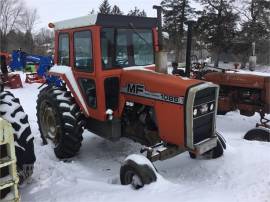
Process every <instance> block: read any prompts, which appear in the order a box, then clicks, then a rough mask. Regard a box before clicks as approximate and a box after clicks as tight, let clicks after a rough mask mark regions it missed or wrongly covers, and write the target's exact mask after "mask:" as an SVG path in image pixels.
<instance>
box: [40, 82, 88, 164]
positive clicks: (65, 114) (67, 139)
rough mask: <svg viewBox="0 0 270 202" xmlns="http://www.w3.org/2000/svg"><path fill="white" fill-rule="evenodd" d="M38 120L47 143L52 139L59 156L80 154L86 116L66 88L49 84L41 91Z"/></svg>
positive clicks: (66, 156)
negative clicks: (84, 116) (84, 117)
mask: <svg viewBox="0 0 270 202" xmlns="http://www.w3.org/2000/svg"><path fill="white" fill-rule="evenodd" d="M37 119H38V125H39V130H40V133H41V138H42V140H43V142H44V144H47V143H48V139H49V140H51V141H52V142H53V143H54V152H55V155H56V156H57V157H58V158H60V159H63V158H71V157H73V156H75V155H76V154H77V152H78V151H79V149H80V147H81V142H82V139H83V138H82V133H83V115H82V113H81V111H80V108H79V106H78V105H77V104H76V102H75V100H74V98H73V97H72V96H71V93H70V92H68V91H67V89H66V88H65V87H54V86H52V87H51V86H47V87H46V88H44V89H43V90H41V91H40V93H39V95H38V100H37Z"/></svg>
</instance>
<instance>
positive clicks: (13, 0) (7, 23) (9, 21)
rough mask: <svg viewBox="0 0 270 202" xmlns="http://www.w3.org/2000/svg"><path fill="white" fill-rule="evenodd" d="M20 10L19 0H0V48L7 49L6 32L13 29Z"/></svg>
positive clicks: (21, 7) (20, 12) (21, 6)
mask: <svg viewBox="0 0 270 202" xmlns="http://www.w3.org/2000/svg"><path fill="white" fill-rule="evenodd" d="M22 12H23V2H22V1H21V0H0V39H1V43H0V44H1V46H0V50H2V51H6V50H7V34H8V33H9V32H10V30H12V29H14V27H15V25H16V24H17V22H18V18H19V16H20V15H21V14H22Z"/></svg>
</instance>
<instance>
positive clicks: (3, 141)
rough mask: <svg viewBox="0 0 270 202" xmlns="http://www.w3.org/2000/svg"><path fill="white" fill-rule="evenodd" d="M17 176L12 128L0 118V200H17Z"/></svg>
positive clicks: (4, 201)
mask: <svg viewBox="0 0 270 202" xmlns="http://www.w3.org/2000/svg"><path fill="white" fill-rule="evenodd" d="M18 182H19V178H18V175H17V170H16V155H15V145H14V137H13V129H12V127H11V125H10V123H8V122H7V121H5V120H4V119H2V118H0V201H1V202H2V201H3V202H18V201H19V193H18Z"/></svg>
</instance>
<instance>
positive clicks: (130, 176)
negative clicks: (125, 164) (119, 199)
mask: <svg viewBox="0 0 270 202" xmlns="http://www.w3.org/2000/svg"><path fill="white" fill-rule="evenodd" d="M125 181H126V184H131V185H132V186H133V187H134V188H135V189H139V188H141V187H143V182H142V180H141V178H140V176H139V175H137V173H135V172H134V171H127V172H126V175H125Z"/></svg>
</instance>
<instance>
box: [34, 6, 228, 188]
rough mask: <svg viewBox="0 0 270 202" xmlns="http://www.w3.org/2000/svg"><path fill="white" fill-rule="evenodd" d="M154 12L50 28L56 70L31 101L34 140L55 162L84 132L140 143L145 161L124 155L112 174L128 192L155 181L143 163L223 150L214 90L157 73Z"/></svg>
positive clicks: (72, 152) (158, 48) (75, 150)
mask: <svg viewBox="0 0 270 202" xmlns="http://www.w3.org/2000/svg"><path fill="white" fill-rule="evenodd" d="M155 8H157V10H158V18H147V17H134V16H120V15H106V14H97V15H88V16H85V17H80V18H76V19H71V20H65V21H62V22H58V23H50V24H49V27H50V28H54V30H55V40H56V41H55V58H54V60H55V61H54V62H55V64H56V65H55V66H53V67H51V68H50V70H49V72H48V76H47V85H46V86H43V88H42V89H41V90H40V93H39V95H38V99H37V120H38V125H39V130H40V133H41V137H42V139H43V142H44V144H47V143H53V144H54V152H55V155H56V156H57V157H58V158H60V159H66V158H71V157H73V156H75V155H76V154H77V153H78V152H79V150H80V147H81V142H82V139H83V137H82V133H83V131H84V129H87V130H89V131H91V132H93V133H95V134H97V135H99V136H101V137H103V138H105V139H108V140H111V141H117V140H119V139H120V138H122V137H126V138H129V139H132V140H134V141H136V142H139V143H141V144H142V145H143V146H142V150H141V152H142V153H144V154H146V157H147V158H145V157H142V156H141V155H140V156H139V157H138V156H136V155H135V156H134V155H132V156H129V157H128V158H127V159H126V160H125V161H124V163H123V165H122V166H121V169H120V180H121V183H122V184H123V185H127V184H131V185H132V186H133V187H134V188H136V189H138V188H141V187H143V186H144V185H145V184H149V183H151V182H154V181H155V180H156V179H157V177H156V170H155V169H154V167H153V165H152V163H151V162H155V161H157V160H166V159H169V158H171V157H174V156H176V155H178V154H180V153H183V152H185V151H188V152H189V153H190V156H191V157H192V158H196V157H197V156H199V155H202V156H204V157H206V158H218V157H220V156H222V155H223V151H224V149H225V148H226V144H225V141H224V139H223V138H222V136H221V135H220V134H218V133H217V132H216V110H217V99H218V92H219V87H218V86H217V85H215V84H212V83H209V82H204V81H199V80H194V79H189V80H187V79H183V78H179V77H175V76H172V75H168V74H163V73H160V72H157V70H158V69H163V68H162V67H161V65H162V64H166V62H164V61H163V60H162V59H160V58H159V57H158V55H159V54H161V55H162V52H161V50H162V40H161V37H160V38H158V35H160V36H161V7H155ZM155 55H156V56H155ZM155 63H157V64H155Z"/></svg>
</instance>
